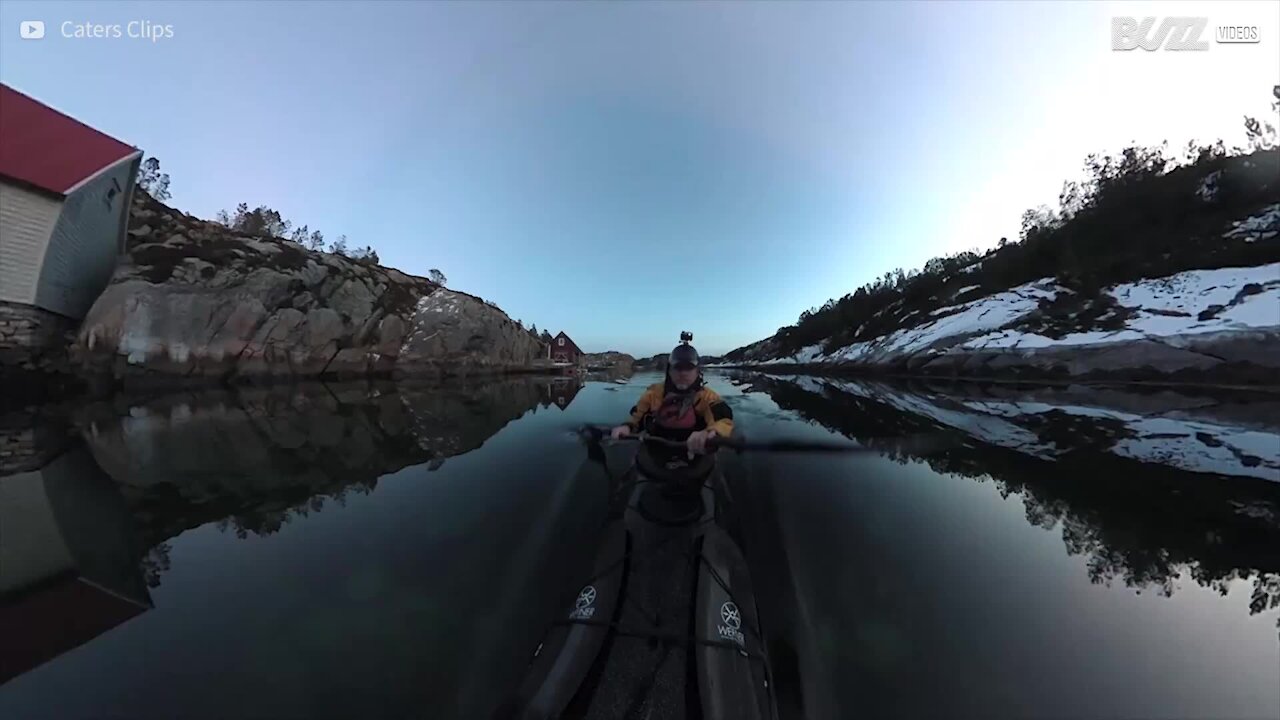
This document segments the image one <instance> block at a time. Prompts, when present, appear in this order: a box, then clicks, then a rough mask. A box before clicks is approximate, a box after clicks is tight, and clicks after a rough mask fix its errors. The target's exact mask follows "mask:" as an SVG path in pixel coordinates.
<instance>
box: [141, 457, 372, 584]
mask: <svg viewBox="0 0 1280 720" xmlns="http://www.w3.org/2000/svg"><path fill="white" fill-rule="evenodd" d="M377 486H378V481H377V479H376V478H375V479H372V480H367V481H358V482H355V483H352V484H351V485H344V486H343V487H340V488H338V489H337V490H334V491H332V492H330V493H327V494H318V495H312V496H311V497H309V498H306V499H305V500H301V501H299V502H297V503H296V504H293V505H290V506H288V507H283V508H272V507H260V508H250V509H249V510H247V511H245V512H238V513H235V514H233V515H228V516H226V517H223V518H222V519H220V520H218V521H217V522H216V523H215V524H214V526H215V527H217V528H218V530H219V532H224V533H225V532H234V533H235V536H236V537H238V538H240V539H241V540H244V539H247V538H248V537H249V534H250V533H253V534H254V535H259V536H262V535H271V534H272V533H275V532H278V531H279V530H280V529H281V528H283V527H284V526H285V525H288V524H289V522H290V521H291V520H293V519H295V518H305V517H308V516H310V515H311V514H312V513H319V512H320V511H322V510H324V508H325V505H326V503H327V502H329V501H331V502H333V504H335V505H337V506H338V507H346V506H347V496H348V494H349V493H355V494H357V495H368V494H370V493H372V492H373V491H374V489H375V488H376V487H377ZM166 569H167V568H166Z"/></svg>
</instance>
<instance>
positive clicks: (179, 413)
mask: <svg viewBox="0 0 1280 720" xmlns="http://www.w3.org/2000/svg"><path fill="white" fill-rule="evenodd" d="M538 399H539V389H538V385H537V384H536V383H534V382H532V381H531V380H529V379H525V378H516V379H505V380H490V381H481V380H472V381H466V380H458V381H455V382H453V383H450V384H448V385H444V386H441V385H416V384H409V385H395V384H390V383H388V384H359V385H335V386H324V385H311V386H305V385H304V386H297V387H293V388H290V389H287V390H282V389H280V388H265V389H243V390H237V391H234V392H233V391H226V390H220V391H211V392H202V393H201V394H199V395H173V396H164V397H160V398H155V399H152V400H150V401H147V402H145V403H136V404H130V403H129V402H127V401H125V400H120V401H117V402H116V403H115V404H100V405H96V406H92V407H89V408H87V409H86V410H85V411H84V412H83V413H82V414H81V417H80V418H79V421H80V424H81V425H82V427H83V428H84V436H85V439H86V441H87V442H88V444H89V447H90V449H91V450H92V452H93V455H94V456H95V457H96V458H97V460H98V462H99V463H100V464H101V466H102V467H103V469H105V470H106V472H107V473H108V474H109V475H110V476H111V477H112V478H114V479H115V480H116V481H117V482H118V483H120V486H121V488H122V491H123V492H124V493H125V496H126V497H127V498H128V500H129V502H130V504H131V506H132V507H133V509H134V513H135V514H136V515H137V516H138V518H139V520H140V522H141V523H142V525H143V527H144V528H145V529H146V536H147V538H148V539H149V541H150V542H151V543H152V544H156V543H160V542H161V541H163V540H165V539H167V538H170V537H172V536H174V535H176V534H178V533H180V532H182V531H183V530H186V529H188V528H191V527H196V526H198V525H201V524H204V523H206V522H212V521H218V522H219V525H220V527H222V528H223V529H224V530H227V531H233V532H235V533H236V534H237V535H239V536H241V537H246V536H247V535H248V534H249V533H254V534H268V533H272V532H275V531H276V530H279V529H280V528H281V527H282V526H283V525H284V524H286V523H287V522H289V520H290V519H292V518H294V517H298V516H306V515H308V514H310V513H314V512H319V511H320V510H322V509H323V508H324V507H325V506H326V505H327V504H328V503H337V504H339V505H341V504H344V503H345V500H346V498H347V497H348V495H349V494H350V493H358V494H363V493H368V492H370V491H372V490H373V488H375V487H376V486H377V482H378V478H379V477H381V476H383V475H386V474H388V473H392V472H395V471H397V470H400V469H401V468H404V467H407V466H410V465H418V464H424V463H432V464H433V466H434V467H438V466H439V463H440V462H442V461H443V459H444V458H446V457H451V456H454V455H459V454H462V453H465V452H469V451H471V450H473V449H475V448H478V447H480V445H482V444H483V443H484V442H485V440H487V439H488V438H489V437H490V436H492V435H493V434H494V433H496V432H498V431H499V430H501V429H502V428H503V427H504V426H505V425H506V424H507V423H508V422H510V421H511V420H513V419H516V418H518V417H520V416H521V415H523V414H524V413H525V412H527V411H528V410H529V409H530V408H532V407H533V406H534V405H535V404H536V403H537V401H538ZM153 567H154V568H155V569H156V570H155V572H156V573H158V572H161V571H162V570H160V568H162V567H163V558H162V557H156V558H154V559H153Z"/></svg>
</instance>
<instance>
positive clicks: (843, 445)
mask: <svg viewBox="0 0 1280 720" xmlns="http://www.w3.org/2000/svg"><path fill="white" fill-rule="evenodd" d="M612 429H613V428H611V427H606V426H602V425H583V426H582V427H581V428H579V430H578V434H579V435H580V436H581V437H582V438H583V439H585V440H587V441H588V442H589V443H591V445H593V446H598V444H599V443H600V442H601V441H603V440H606V439H609V433H610V431H611V430H612ZM620 440H624V441H627V440H630V441H637V442H650V443H655V444H657V445H666V446H669V447H681V448H682V447H684V446H685V444H684V442H683V441H680V440H669V439H667V438H662V437H657V436H654V435H650V434H649V433H646V432H643V431H642V432H639V433H635V434H632V435H628V436H626V437H624V438H620ZM885 441H886V445H885V446H881V445H854V444H852V443H849V442H843V441H829V440H748V439H746V438H743V437H728V438H720V437H716V438H712V439H710V440H708V441H707V446H708V447H710V448H725V449H728V450H736V451H738V452H782V453H787V452H790V453H880V452H884V451H886V450H896V451H898V452H903V453H907V454H911V455H928V454H930V453H935V452H938V451H940V450H945V449H947V448H950V447H954V446H955V444H956V443H955V441H954V440H952V439H950V438H948V437H946V436H944V435H941V434H929V435H912V436H907V437H898V438H885ZM588 452H591V450H590V449H589V450H588Z"/></svg>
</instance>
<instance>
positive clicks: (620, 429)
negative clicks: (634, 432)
mask: <svg viewBox="0 0 1280 720" xmlns="http://www.w3.org/2000/svg"><path fill="white" fill-rule="evenodd" d="M609 437H610V438H612V439H614V440H621V439H622V438H624V437H631V426H630V425H619V426H617V427H615V428H614V429H613V430H611V431H609Z"/></svg>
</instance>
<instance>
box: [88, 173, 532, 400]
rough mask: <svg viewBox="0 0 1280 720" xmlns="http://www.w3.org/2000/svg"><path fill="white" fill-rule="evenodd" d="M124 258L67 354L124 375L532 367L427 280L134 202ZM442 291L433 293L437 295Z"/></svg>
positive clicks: (494, 311) (512, 342)
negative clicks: (247, 233) (250, 234)
mask: <svg viewBox="0 0 1280 720" xmlns="http://www.w3.org/2000/svg"><path fill="white" fill-rule="evenodd" d="M132 222H133V225H134V228H133V229H132V230H131V232H130V243H131V244H130V248H129V257H128V259H127V261H126V262H124V263H123V264H122V265H121V266H120V267H119V268H118V269H117V271H116V274H115V276H114V277H113V278H112V280H111V283H110V285H108V287H107V288H106V290H105V291H104V292H103V293H102V295H101V296H100V297H99V298H98V300H97V302H95V303H94V305H93V307H92V308H91V309H90V310H89V313H88V315H87V316H86V317H85V319H84V322H83V323H82V325H81V327H80V330H79V333H78V335H77V338H76V342H75V345H74V347H73V349H72V351H73V352H72V354H73V357H74V358H75V359H76V361H77V362H78V363H80V364H81V366H83V367H84V368H86V369H87V370H88V371H89V372H90V373H96V374H109V375H112V376H114V377H115V378H123V379H129V378H133V377H138V376H166V377H173V378H187V379H199V378H206V379H252V378H259V377H267V378H270V377H310V376H317V375H326V374H328V375H333V374H336V375H343V374H347V375H365V374H387V373H391V372H393V371H396V372H399V373H400V374H412V373H413V372H417V371H422V372H433V373H434V372H438V371H440V370H446V371H467V370H469V369H472V368H484V369H516V368H525V367H529V366H530V364H531V362H532V361H533V360H534V358H535V357H536V356H537V354H538V343H537V341H536V340H535V339H533V338H532V337H531V336H530V335H529V334H528V333H527V332H525V331H524V330H521V329H520V328H519V326H518V325H517V324H516V323H515V322H513V321H512V320H511V319H510V318H509V317H507V315H506V314H505V313H504V312H502V311H501V310H499V309H498V308H496V307H494V306H492V305H490V304H488V303H485V302H483V301H481V300H479V299H477V298H473V297H471V296H469V295H465V294H462V293H458V292H453V291H448V290H443V289H442V288H440V286H438V285H436V284H435V283H432V282H431V281H430V280H427V279H425V278H420V277H415V276H412V275H407V274H405V273H403V272H400V271H398V270H394V269H391V268H384V267H381V266H378V265H372V264H368V263H363V262H360V261H356V260H352V259H349V258H345V257H341V256H338V255H333V254H329V253H320V252H313V251H309V250H306V249H304V248H303V247H302V246H300V245H298V244H296V243H292V242H288V241H284V240H279V239H274V238H255V237H247V236H242V235H239V234H236V233H235V232H233V231H231V230H229V229H227V228H226V227H223V226H221V225H218V224H216V223H210V222H205V221H202V220H199V219H197V218H193V217H189V216H186V215H183V214H182V213H179V212H177V211H175V210H172V209H170V208H167V207H165V206H163V205H161V204H160V203H158V202H156V201H155V200H153V199H151V198H149V197H147V196H146V195H145V194H143V193H139V195H138V198H137V199H136V201H135V204H134V207H133V213H132ZM437 295H438V297H437Z"/></svg>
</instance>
